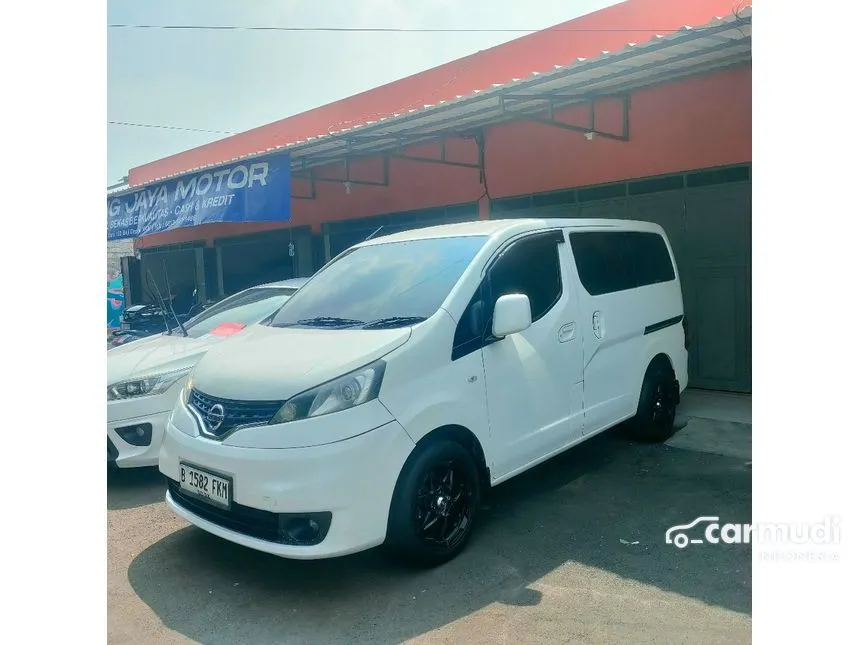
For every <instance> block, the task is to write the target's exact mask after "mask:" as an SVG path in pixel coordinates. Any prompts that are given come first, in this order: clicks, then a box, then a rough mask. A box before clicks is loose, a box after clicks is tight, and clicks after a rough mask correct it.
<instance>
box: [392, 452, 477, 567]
mask: <svg viewBox="0 0 860 645" xmlns="http://www.w3.org/2000/svg"><path fill="white" fill-rule="evenodd" d="M480 490H481V489H480V480H479V477H478V469H477V467H476V465H475V462H474V460H473V459H472V456H471V455H470V454H469V452H468V451H467V450H466V449H465V448H464V447H463V446H461V445H460V444H458V443H456V442H454V441H449V440H443V441H437V442H433V443H430V444H428V445H427V446H425V447H424V448H421V449H419V451H418V452H416V453H414V454H413V455H411V456H410V457H409V459H408V460H407V462H406V465H405V466H404V467H403V472H402V473H401V474H400V478H399V480H398V482H397V487H396V488H395V491H394V497H393V499H392V501H391V510H390V513H389V519H388V538H387V540H386V543H387V546H388V548H389V550H390V551H391V552H392V553H394V554H395V555H396V556H398V557H400V558H401V559H405V560H407V561H409V562H411V563H414V564H418V565H423V566H434V565H438V564H442V563H443V562H447V561H448V560H450V559H452V558H453V557H454V556H456V555H457V554H458V553H459V552H460V551H462V550H463V548H464V547H465V546H466V542H467V541H468V539H469V536H470V535H471V533H472V527H473V524H474V519H475V513H476V511H477V509H478V505H479V503H480Z"/></svg>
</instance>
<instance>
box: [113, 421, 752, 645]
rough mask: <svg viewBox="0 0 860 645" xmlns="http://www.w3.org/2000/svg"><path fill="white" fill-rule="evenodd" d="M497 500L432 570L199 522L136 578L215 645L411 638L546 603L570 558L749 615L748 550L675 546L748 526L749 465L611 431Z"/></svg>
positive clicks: (151, 597) (185, 630) (158, 608)
mask: <svg viewBox="0 0 860 645" xmlns="http://www.w3.org/2000/svg"><path fill="white" fill-rule="evenodd" d="M488 506H489V508H487V509H486V510H485V512H484V514H483V521H482V523H481V525H480V527H479V529H478V530H477V531H476V533H475V535H474V537H473V540H472V542H471V543H470V545H469V547H468V548H467V549H466V551H465V552H464V553H462V554H461V556H460V557H459V558H457V559H456V560H454V561H453V562H451V563H449V564H447V565H445V566H442V567H440V568H437V569H435V570H431V571H418V572H416V571H413V570H409V569H404V568H402V567H399V566H397V565H395V564H392V563H391V562H389V561H388V559H387V558H386V557H385V556H384V555H383V554H382V553H381V552H380V551H379V550H373V551H370V552H366V553H364V554H359V555H356V556H351V557H348V558H341V559H337V560H323V561H311V562H300V561H290V560H282V559H280V558H276V557H271V556H267V555H264V554H260V553H257V552H254V551H251V550H248V549H243V548H241V547H238V546H234V545H233V544H231V543H229V542H226V541H223V540H220V539H218V538H215V537H213V536H210V535H208V534H206V533H204V532H203V531H200V530H198V529H196V528H193V527H189V528H185V529H182V530H180V531H177V532H175V533H173V534H171V535H169V536H167V537H166V538H164V539H163V540H161V541H159V542H158V543H156V544H154V545H152V546H151V547H150V548H148V549H146V550H145V551H144V552H143V553H141V554H140V555H139V556H138V557H137V558H135V560H134V561H133V562H132V564H131V566H130V568H129V572H128V576H129V580H130V582H131V585H132V587H133V589H134V590H135V592H136V593H137V594H138V595H139V597H140V598H141V599H142V600H143V601H144V602H145V603H146V604H147V605H149V607H150V608H151V609H152V610H153V611H154V612H155V613H156V614H157V615H158V617H159V618H160V619H161V620H162V621H163V622H164V624H165V625H166V626H167V627H169V628H170V629H173V630H175V631H177V632H179V633H181V634H184V635H185V636H187V637H189V638H191V639H193V640H195V641H198V642H204V643H215V644H217V643H237V642H242V643H264V642H274V641H278V642H285V643H286V642H297V643H333V642H342V641H343V640H344V639H345V638H346V640H348V641H350V642H373V643H392V642H402V641H403V640H406V639H409V638H411V637H415V636H418V635H420V634H423V633H425V632H427V631H429V630H432V629H435V628H438V627H441V626H444V625H446V624H448V623H451V622H452V621H455V620H457V619H458V618H461V617H463V616H466V615H469V614H471V613H473V612H475V611H477V610H479V609H481V608H482V607H485V606H487V605H489V604H491V603H494V602H500V603H505V604H514V605H536V604H538V603H540V601H541V598H542V596H541V592H540V591H537V590H534V589H529V585H530V584H531V583H532V582H534V581H536V580H538V579H540V578H542V577H544V576H545V575H546V574H548V573H550V572H552V571H554V570H555V569H557V568H559V567H560V566H562V565H565V564H566V563H568V562H574V563H581V564H583V565H588V566H589V567H595V568H599V569H601V570H604V571H606V572H609V573H611V574H614V575H616V576H619V577H620V578H623V579H628V580H631V579H632V580H635V581H637V582H640V583H644V584H647V585H651V586H654V587H658V588H660V589H662V590H665V591H668V592H673V593H675V594H680V595H682V596H686V597H689V598H695V599H698V600H701V601H704V602H705V603H708V604H711V605H715V606H719V607H722V608H725V609H729V610H732V611H736V612H742V613H746V614H750V612H751V597H750V596H751V592H750V579H751V552H750V549H749V548H748V547H746V546H742V545H707V546H701V547H699V548H687V549H686V550H684V551H680V550H678V549H676V548H675V547H673V546H669V545H666V544H665V540H664V537H665V531H666V529H667V528H668V527H670V526H673V525H676V524H683V523H688V522H691V521H692V520H693V519H695V518H696V517H698V516H700V515H717V516H719V517H720V518H721V519H722V520H723V521H731V522H748V521H750V515H751V481H750V473H749V471H748V470H747V469H745V468H744V467H743V462H742V461H741V460H738V459H736V458H730V457H721V456H718V455H711V454H701V453H696V452H692V451H685V450H678V449H672V448H668V447H666V446H662V445H661V446H643V445H638V444H631V443H628V442H627V441H624V440H623V439H621V438H619V437H618V435H617V433H608V434H606V435H603V436H599V437H597V438H595V439H593V440H591V441H589V442H587V443H585V444H583V445H581V446H579V447H577V448H574V449H573V450H571V451H569V452H568V453H567V454H564V455H561V456H560V457H557V458H555V459H553V460H551V461H550V462H547V463H546V464H544V465H542V466H540V467H538V468H536V469H533V470H532V471H530V472H528V473H526V474H524V475H522V476H520V477H517V478H515V479H513V480H510V481H509V482H507V483H505V484H503V485H502V486H500V487H498V488H497V489H496V490H495V491H493V494H492V497H491V498H490V499H489V500H488ZM621 540H625V541H627V542H629V543H633V542H638V544H624V543H622V542H621ZM607 602H612V600H611V598H609V599H607ZM630 620H633V621H635V617H631V618H630ZM346 630H348V633H345V631H346Z"/></svg>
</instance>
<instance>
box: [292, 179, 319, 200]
mask: <svg viewBox="0 0 860 645" xmlns="http://www.w3.org/2000/svg"><path fill="white" fill-rule="evenodd" d="M294 176H295V175H294ZM299 178H300V179H304V177H299ZM307 179H308V181H310V184H311V193H310V195H290V199H309V200H313V199H316V198H317V182H316V180H315V179H314V178H313V177H308V178H307Z"/></svg>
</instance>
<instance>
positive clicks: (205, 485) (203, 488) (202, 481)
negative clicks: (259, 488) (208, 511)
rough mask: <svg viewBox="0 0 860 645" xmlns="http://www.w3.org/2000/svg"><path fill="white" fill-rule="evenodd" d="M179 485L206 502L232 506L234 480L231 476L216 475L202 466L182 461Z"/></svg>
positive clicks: (222, 506) (220, 505) (226, 506)
mask: <svg viewBox="0 0 860 645" xmlns="http://www.w3.org/2000/svg"><path fill="white" fill-rule="evenodd" d="M179 486H180V488H182V490H184V491H188V492H189V493H191V494H193V495H196V496H197V497H199V498H200V499H202V500H203V501H205V502H209V503H210V504H213V505H215V506H219V507H221V508H227V509H229V508H230V502H231V500H232V493H233V490H232V489H233V481H232V479H231V478H229V477H224V476H223V475H216V474H215V473H213V472H211V471H208V470H206V469H204V468H201V467H200V466H192V465H191V464H187V463H185V462H180V464H179Z"/></svg>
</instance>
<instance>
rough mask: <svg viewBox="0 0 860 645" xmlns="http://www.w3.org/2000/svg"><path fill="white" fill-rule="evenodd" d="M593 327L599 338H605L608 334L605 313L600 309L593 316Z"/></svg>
mask: <svg viewBox="0 0 860 645" xmlns="http://www.w3.org/2000/svg"><path fill="white" fill-rule="evenodd" d="M591 328H592V330H593V331H594V337H595V338H596V339H597V340H601V339H603V336H604V335H605V334H606V324H605V323H604V322H603V315H602V314H601V313H600V312H599V311H595V312H594V313H593V314H592V316H591Z"/></svg>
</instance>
